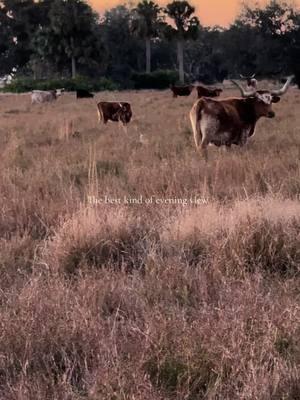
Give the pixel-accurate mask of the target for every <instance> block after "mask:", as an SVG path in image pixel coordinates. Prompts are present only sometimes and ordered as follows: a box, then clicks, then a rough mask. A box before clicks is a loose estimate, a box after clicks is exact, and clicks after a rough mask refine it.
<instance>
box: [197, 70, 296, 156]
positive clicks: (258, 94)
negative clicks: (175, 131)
mask: <svg viewBox="0 0 300 400" xmlns="http://www.w3.org/2000/svg"><path fill="white" fill-rule="evenodd" d="M292 79H293V77H289V78H288V80H287V81H286V83H285V85H284V86H283V87H282V88H281V89H279V90H273V91H268V90H260V91H256V90H255V89H252V90H251V91H250V92H247V91H245V90H244V89H243V88H242V87H241V86H240V85H239V84H238V83H237V82H235V81H232V82H233V83H234V84H235V85H236V86H237V87H238V88H239V90H240V92H241V95H242V98H240V97H236V98H227V99H222V100H217V99H210V98H205V97H204V98H202V99H199V100H197V101H196V103H195V104H194V105H193V107H192V109H191V112H190V120H191V124H192V128H193V134H194V140H195V144H196V148H197V149H199V148H200V150H201V151H202V153H203V155H204V157H205V160H207V146H208V145H209V144H210V143H212V144H215V145H216V146H221V145H226V146H228V147H230V146H231V145H232V144H236V145H240V146H243V145H244V144H245V143H246V141H247V139H248V137H250V136H252V135H253V134H254V131H255V125H256V123H257V121H258V120H259V119H260V118H261V117H267V118H273V117H275V113H274V111H273V110H272V103H278V102H279V101H280V96H282V95H283V94H284V93H285V92H286V91H287V90H288V87H289V85H290V83H291V81H292Z"/></svg>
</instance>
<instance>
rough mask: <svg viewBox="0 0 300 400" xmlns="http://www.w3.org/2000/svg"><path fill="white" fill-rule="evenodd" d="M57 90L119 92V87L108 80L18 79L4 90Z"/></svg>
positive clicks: (82, 78) (78, 78) (17, 91)
mask: <svg viewBox="0 0 300 400" xmlns="http://www.w3.org/2000/svg"><path fill="white" fill-rule="evenodd" d="M57 88H64V89H65V90H66V91H75V90H78V89H84V90H91V91H95V92H96V91H97V92H98V91H101V90H118V89H119V86H118V85H117V84H116V83H114V82H112V81H111V80H110V79H107V78H99V79H91V78H86V77H81V76H78V77H76V78H75V79H71V78H68V79H32V78H17V79H14V80H13V82H12V83H11V84H10V85H7V86H5V87H4V88H3V89H2V90H3V91H4V92H13V93H24V92H28V91H31V90H52V89H53V90H54V89H57Z"/></svg>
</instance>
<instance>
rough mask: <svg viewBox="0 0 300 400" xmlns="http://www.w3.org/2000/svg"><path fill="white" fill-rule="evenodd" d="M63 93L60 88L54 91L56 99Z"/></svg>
mask: <svg viewBox="0 0 300 400" xmlns="http://www.w3.org/2000/svg"><path fill="white" fill-rule="evenodd" d="M64 91H65V89H64V88H62V89H56V90H55V94H56V97H59V96H62V94H63V93H64Z"/></svg>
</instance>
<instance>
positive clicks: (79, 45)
mask: <svg viewBox="0 0 300 400" xmlns="http://www.w3.org/2000/svg"><path fill="white" fill-rule="evenodd" d="M1 4H2V6H1V8H0V76H1V75H3V74H8V73H10V72H11V71H12V69H13V68H16V69H17V75H18V76H20V77H24V76H26V77H28V78H34V79H37V80H40V79H50V80H52V79H54V78H55V79H56V78H59V79H61V78H71V77H73V78H75V77H76V76H77V75H79V76H87V77H89V78H90V79H92V80H95V79H96V80H98V79H99V78H107V79H110V80H112V81H114V82H116V83H117V85H118V86H119V87H121V88H130V87H153V88H155V87H164V86H165V85H166V84H167V83H163V82H162V81H164V80H165V78H162V75H161V72H157V71H161V70H168V71H170V70H172V71H176V73H177V72H178V74H179V77H180V80H181V81H183V80H185V81H186V82H191V81H195V80H201V81H204V82H206V83H212V82H215V81H222V80H223V79H225V78H230V77H236V76H238V75H239V74H240V73H242V74H250V73H251V74H252V73H256V74H257V76H258V77H259V78H263V77H281V76H286V75H288V74H291V73H295V74H296V81H298V82H299V81H300V71H299V66H298V65H299V62H298V60H299V54H300V50H299V49H300V33H299V32H300V13H299V11H298V10H297V9H295V8H293V7H292V6H291V5H289V4H286V3H284V2H282V1H280V0H270V1H269V3H268V4H267V5H265V6H264V8H258V7H257V6H253V7H252V8H251V7H247V6H244V8H243V10H242V12H241V13H240V15H239V16H238V17H237V18H236V20H235V21H234V22H233V23H232V24H231V26H230V27H228V28H226V29H225V28H220V27H209V28H205V27H203V26H202V25H201V21H198V19H197V17H196V16H195V13H197V9H195V8H194V7H192V6H191V5H190V4H189V3H188V2H187V1H177V0H174V1H172V2H171V3H169V4H167V5H166V7H165V8H164V9H163V8H160V7H159V6H158V5H157V4H156V3H155V2H154V1H151V0H142V1H141V2H140V3H137V4H135V7H132V8H131V6H127V5H121V6H117V7H114V8H112V9H110V10H107V11H106V12H105V13H104V15H100V16H98V15H97V14H96V13H95V12H94V11H93V10H92V9H91V7H90V6H89V5H88V3H87V2H86V1H84V0H67V1H63V0H54V1H52V0H40V1H39V2H34V1H33V0H22V1H21V0H3V1H2V2H1ZM145 71H146V72H147V73H149V72H150V71H152V72H155V74H156V75H155V74H154V75H149V76H145V77H144V78H145V80H146V81H147V82H145V83H143V84H142V82H141V79H142V78H143V75H141V74H143V73H145ZM168 74H169V73H168V72H166V74H165V76H167V75H168ZM155 77H158V79H157V80H156V78H155ZM153 80H154V81H155V82H154V81H153ZM167 80H168V79H166V81H167Z"/></svg>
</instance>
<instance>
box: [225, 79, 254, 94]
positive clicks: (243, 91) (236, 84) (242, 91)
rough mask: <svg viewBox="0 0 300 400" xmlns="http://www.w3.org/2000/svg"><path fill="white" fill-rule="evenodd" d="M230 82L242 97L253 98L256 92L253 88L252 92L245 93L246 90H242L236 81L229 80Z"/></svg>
mask: <svg viewBox="0 0 300 400" xmlns="http://www.w3.org/2000/svg"><path fill="white" fill-rule="evenodd" d="M231 82H232V83H233V84H234V85H235V86H237V87H238V89H239V90H240V92H241V95H242V97H250V96H253V95H254V94H255V93H256V90H255V89H254V88H253V90H251V91H249V92H247V91H246V90H244V88H242V86H241V85H239V84H238V83H237V82H236V81H234V80H233V79H231Z"/></svg>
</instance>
